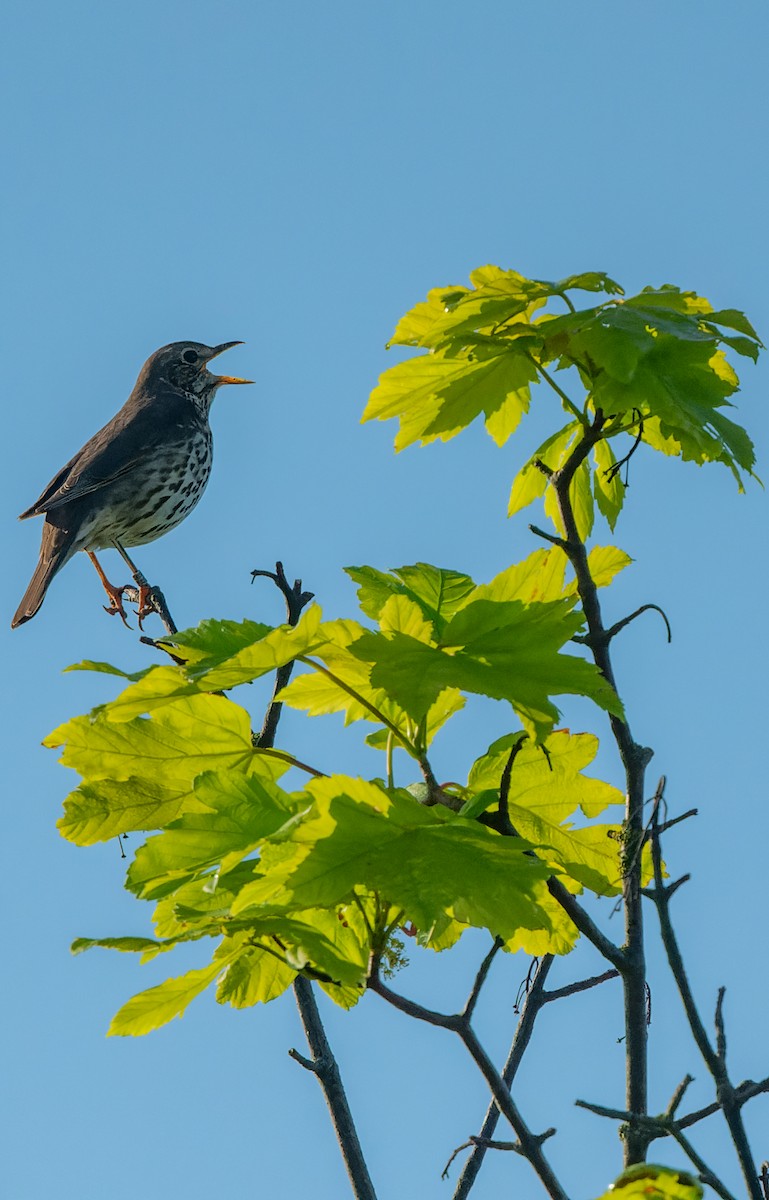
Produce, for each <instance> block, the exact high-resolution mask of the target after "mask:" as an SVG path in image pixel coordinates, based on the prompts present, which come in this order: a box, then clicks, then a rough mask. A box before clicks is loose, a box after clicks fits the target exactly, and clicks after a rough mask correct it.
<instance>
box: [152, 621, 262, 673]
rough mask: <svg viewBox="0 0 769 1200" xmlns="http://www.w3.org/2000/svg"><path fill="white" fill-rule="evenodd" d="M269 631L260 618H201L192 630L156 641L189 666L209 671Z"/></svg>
mask: <svg viewBox="0 0 769 1200" xmlns="http://www.w3.org/2000/svg"><path fill="white" fill-rule="evenodd" d="M271 630H272V626H271V625H264V624H263V623H262V622H261V621H248V620H244V621H214V620H206V621H201V622H200V624H199V625H196V626H194V627H193V628H192V629H181V630H179V632H178V633H174V634H170V635H169V636H167V637H164V638H158V640H157V642H156V643H155V644H156V645H157V646H159V647H160V648H161V649H162V650H165V651H166V652H167V653H168V654H172V655H173V656H174V657H175V658H181V659H183V660H184V665H185V666H186V667H188V668H193V667H194V668H196V669H197V671H199V672H203V671H208V670H210V669H211V668H212V667H216V666H219V665H220V664H221V663H223V662H226V661H227V659H229V658H232V657H233V656H234V655H235V654H237V653H238V652H239V651H240V650H243V649H245V647H246V646H252V645H253V644H254V643H255V642H258V641H261V639H262V638H263V637H266V636H267V634H268V633H270V632H271Z"/></svg>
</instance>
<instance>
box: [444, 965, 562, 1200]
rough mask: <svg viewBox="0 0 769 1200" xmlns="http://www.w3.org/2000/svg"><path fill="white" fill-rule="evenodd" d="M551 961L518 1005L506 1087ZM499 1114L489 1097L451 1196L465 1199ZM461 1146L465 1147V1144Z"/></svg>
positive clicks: (512, 1076) (530, 1028)
mask: <svg viewBox="0 0 769 1200" xmlns="http://www.w3.org/2000/svg"><path fill="white" fill-rule="evenodd" d="M554 961H555V959H554V956H553V955H552V954H546V955H544V957H543V958H541V959H540V960H539V964H538V966H537V969H536V973H535V974H534V978H533V979H532V980H531V982H530V984H529V987H528V991H527V993H526V999H525V1001H524V1003H523V1006H522V1008H521V1015H520V1018H519V1020H518V1026H517V1028H516V1031H515V1036H514V1038H513V1041H512V1045H511V1046H510V1051H509V1053H508V1056H507V1061H506V1062H505V1065H504V1067H503V1068H502V1082H503V1083H504V1085H505V1087H506V1088H508V1089H509V1088H510V1087H511V1086H512V1083H513V1080H514V1079H515V1076H516V1072H517V1071H518V1067H519V1066H520V1064H521V1060H522V1059H523V1055H524V1053H525V1051H526V1048H527V1046H528V1045H529V1042H530V1040H531V1035H532V1033H533V1032H534V1022H535V1021H536V1019H537V1014H538V1013H539V1011H540V1009H541V1008H542V1003H543V1001H542V995H543V992H544V986H545V980H546V979H547V976H548V974H549V972H550V969H551V967H552V965H553V962H554ZM500 1115H501V1113H500V1110H499V1107H498V1105H497V1103H496V1101H495V1100H492V1101H491V1103H490V1104H489V1107H488V1109H487V1110H486V1116H485V1117H484V1119H483V1124H482V1125H481V1129H480V1133H479V1134H478V1137H477V1138H472V1139H471V1141H470V1142H469V1143H467V1145H472V1146H474V1149H473V1153H472V1154H471V1155H470V1156H469V1158H468V1160H467V1162H466V1163H465V1165H464V1167H463V1168H462V1173H461V1174H460V1176H459V1179H458V1180H457V1186H456V1188H455V1189H454V1196H453V1200H466V1197H467V1196H468V1195H469V1194H470V1189H471V1188H472V1186H473V1184H474V1183H475V1180H476V1178H477V1176H478V1172H479V1171H480V1169H481V1166H482V1164H483V1159H484V1156H485V1154H486V1150H487V1143H488V1141H489V1139H491V1138H492V1137H493V1134H494V1130H495V1129H496V1127H497V1123H498V1121H499V1118H500ZM462 1148H463V1149H464V1148H465V1147H462ZM455 1154H456V1152H455ZM454 1157H455V1155H452V1158H451V1159H450V1160H449V1162H448V1163H447V1164H446V1171H448V1168H449V1166H450V1165H451V1162H452V1161H453V1158H454Z"/></svg>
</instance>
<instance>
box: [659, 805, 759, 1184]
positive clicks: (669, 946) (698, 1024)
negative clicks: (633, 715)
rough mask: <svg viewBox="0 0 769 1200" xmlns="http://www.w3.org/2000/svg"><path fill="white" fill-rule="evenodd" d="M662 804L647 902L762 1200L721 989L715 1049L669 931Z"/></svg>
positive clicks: (749, 1179) (745, 1168)
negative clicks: (729, 1058) (729, 1057)
mask: <svg viewBox="0 0 769 1200" xmlns="http://www.w3.org/2000/svg"><path fill="white" fill-rule="evenodd" d="M661 802H662V795H661V792H660V789H658V795H657V797H655V807H654V812H653V814H652V822H651V833H652V836H651V847H652V863H653V865H654V888H653V890H652V889H649V894H650V898H651V899H652V900H653V901H654V904H655V907H656V909H657V915H658V917H659V923H660V935H661V938H662V944H663V946H664V949H665V954H666V956H667V960H668V964H669V966H670V970H671V972H672V975H673V978H674V980H675V982H676V986H677V988H678V992H679V995H680V997H681V1002H682V1004H683V1007H684V1011H685V1013H686V1017H687V1020H688V1022H689V1028H690V1029H691V1032H692V1037H693V1038H694V1040H695V1042H696V1044H697V1048H698V1050H699V1051H700V1054H701V1055H702V1057H703V1059H704V1061H705V1065H706V1067H707V1068H708V1070H709V1072H710V1074H711V1075H712V1077H713V1082H714V1083H715V1085H716V1098H717V1100H718V1106H719V1107H720V1108H721V1110H722V1112H723V1114H724V1120H725V1121H726V1124H727V1126H728V1129H729V1133H730V1135H731V1139H732V1142H733V1144H734V1148H735V1151H736V1154H737V1158H738V1160H739V1164H740V1168H741V1170H742V1174H743V1177H744V1179H745V1184H746V1186H747V1189H748V1195H749V1196H750V1197H751V1200H762V1196H761V1187H760V1182H759V1175H758V1171H757V1169H756V1164H755V1162H754V1161H753V1155H752V1153H751V1150H750V1145H749V1143H748V1137H747V1133H746V1131H745V1125H744V1122H743V1120H742V1111H741V1109H742V1103H744V1101H742V1102H741V1101H740V1100H739V1099H738V1094H737V1090H736V1089H735V1088H734V1086H733V1084H732V1082H731V1080H730V1078H729V1074H728V1071H727V1067H726V1035H725V1032H724V1023H723V1000H724V993H725V989H724V988H721V989H720V990H719V993H718V1002H717V1004H716V1016H715V1026H716V1046H715V1048H714V1047H713V1045H712V1043H711V1041H710V1039H709V1037H708V1035H707V1033H706V1031H705V1026H704V1024H703V1022H702V1018H701V1017H700V1014H699V1011H698V1009H697V1005H696V1004H695V1001H694V995H693V993H692V990H691V986H690V984H689V979H688V976H687V974H686V969H685V967H684V963H683V958H682V956H681V951H680V948H679V946H678V939H677V937H676V935H675V931H674V929H673V923H672V920H671V917H670V899H671V896H672V893H673V890H674V888H675V885H672V886H670V885H668V886H666V885H665V883H664V878H663V870H662V846H661V841H660V829H659V825H660V822H659V811H660V807H661Z"/></svg>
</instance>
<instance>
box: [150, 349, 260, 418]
mask: <svg viewBox="0 0 769 1200" xmlns="http://www.w3.org/2000/svg"><path fill="white" fill-rule="evenodd" d="M242 345H243V343H242V342H222V344H221V345H220V346H205V345H204V344H203V343H202V342H171V344H170V345H169V346H163V347H161V349H160V350H156V351H155V353H154V354H153V355H151V356H150V357H149V358H148V359H147V361H146V363H145V364H144V366H143V368H142V371H141V374H140V375H139V379H138V381H137V386H141V385H142V384H146V383H149V382H150V381H158V382H163V383H169V384H170V385H171V387H172V388H174V389H175V390H176V391H179V392H183V393H184V394H185V395H187V396H191V397H192V398H193V399H195V400H196V401H197V402H198V403H199V404H201V405H202V406H203V407H204V408H205V410H206V411H208V409H209V408H210V406H211V401H212V400H213V398H214V396H215V394H216V389H217V388H219V387H221V385H222V384H223V383H251V382H252V380H250V379H238V378H237V377H236V376H235V375H214V374H212V372H211V371H209V369H208V364H209V363H210V362H211V360H212V359H214V358H216V357H217V355H219V354H223V353H224V351H225V350H229V349H231V347H232V346H242Z"/></svg>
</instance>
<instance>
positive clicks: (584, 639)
mask: <svg viewBox="0 0 769 1200" xmlns="http://www.w3.org/2000/svg"><path fill="white" fill-rule="evenodd" d="M649 611H652V612H657V613H659V614H660V616H661V617H662V620H663V621H664V622H665V629H666V630H667V635H668V642H672V640H673V633H672V630H671V628H670V622H669V621H668V619H667V616H666V615H665V612H664V610H663V609H661V608H660V606H659V604H642V605H641V607H640V608H637V609H636V610H635V612H632V613H631V614H630V616H629V617H623V618H622V620H621V621H617V622H616V623H615V624H614V625H612V626H611V628H610V629H605V630H604V631H603V633H602V634H601V640H602V642H603V644H604V645H608V644H609V642H611V641H612V640H613V639H614V638H615V637H616V636H617V634H618V633H621V632H622V630H623V629H624V628H625V627H626V626H627V625H629V624H630V622H631V621H635V619H636V617H640V616H641V614H642V613H645V612H649ZM571 640H572V641H573V642H580V643H581V644H582V645H583V646H592V645H593V641H594V639H593V636H592V635H591V634H586V635H584V636H583V635H582V634H575V635H574V637H573V638H572V639H571Z"/></svg>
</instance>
